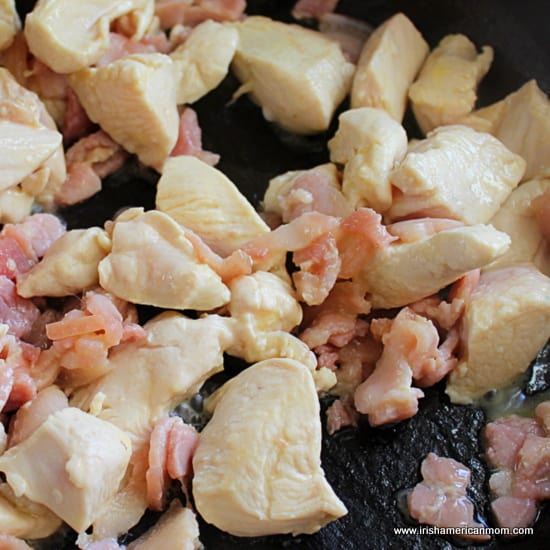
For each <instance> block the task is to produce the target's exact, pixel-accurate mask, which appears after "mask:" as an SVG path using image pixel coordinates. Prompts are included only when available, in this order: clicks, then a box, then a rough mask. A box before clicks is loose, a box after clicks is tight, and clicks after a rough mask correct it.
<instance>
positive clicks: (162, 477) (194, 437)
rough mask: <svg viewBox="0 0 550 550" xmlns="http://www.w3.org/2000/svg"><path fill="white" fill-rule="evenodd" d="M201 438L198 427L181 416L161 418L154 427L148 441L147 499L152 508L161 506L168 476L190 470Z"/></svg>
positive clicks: (188, 472) (186, 473) (180, 474)
mask: <svg viewBox="0 0 550 550" xmlns="http://www.w3.org/2000/svg"><path fill="white" fill-rule="evenodd" d="M198 441H199V437H198V434H197V432H196V430H195V429H194V428H193V427H191V426H188V425H186V424H184V423H183V420H182V419H181V418H180V417H178V416H167V417H164V418H161V419H160V420H159V421H158V422H157V423H156V424H155V426H154V427H153V431H152V432H151V438H150V443H149V466H148V468H147V473H146V474H145V476H146V480H147V502H148V505H149V508H151V509H152V510H162V509H163V508H164V500H165V496H166V494H165V493H166V489H167V486H168V480H169V479H178V480H180V481H181V482H182V483H183V478H184V477H186V476H187V475H189V474H190V472H191V459H192V457H193V453H194V452H195V449H196V447H197V444H198Z"/></svg>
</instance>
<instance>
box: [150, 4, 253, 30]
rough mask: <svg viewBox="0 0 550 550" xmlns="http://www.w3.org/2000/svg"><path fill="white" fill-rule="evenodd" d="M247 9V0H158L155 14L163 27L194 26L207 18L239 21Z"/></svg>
mask: <svg viewBox="0 0 550 550" xmlns="http://www.w3.org/2000/svg"><path fill="white" fill-rule="evenodd" d="M245 9H246V0H157V1H156V2H155V15H156V16H157V17H158V18H159V20H160V24H161V27H162V28H163V29H171V28H172V27H175V26H176V25H184V24H185V25H187V26H191V27H194V26H196V25H198V24H199V23H202V22H203V21H206V20H207V19H213V20H214V21H237V20H238V19H240V18H241V17H242V16H243V14H244V10H245Z"/></svg>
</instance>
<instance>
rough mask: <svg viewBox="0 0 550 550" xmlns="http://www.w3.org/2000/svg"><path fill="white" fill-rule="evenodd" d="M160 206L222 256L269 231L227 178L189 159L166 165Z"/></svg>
mask: <svg viewBox="0 0 550 550" xmlns="http://www.w3.org/2000/svg"><path fill="white" fill-rule="evenodd" d="M156 206H157V208H158V209H159V210H160V211H161V212H164V213H165V214H167V215H169V216H170V217H171V218H172V219H174V220H175V221H176V222H178V223H179V224H181V225H182V226H184V227H186V228H188V229H191V231H194V232H195V233H197V235H199V236H200V237H201V238H202V239H203V240H204V241H205V242H206V244H208V245H209V246H210V247H211V248H212V250H214V251H215V252H217V253H218V254H220V255H222V256H227V255H229V254H231V252H233V251H234V250H236V249H238V248H240V247H241V246H242V245H243V244H244V243H246V242H247V241H249V240H251V239H253V238H254V237H256V236H258V235H261V234H262V233H267V232H268V231H269V227H268V226H267V225H266V223H265V222H264V221H263V220H262V218H261V217H260V216H259V214H258V213H257V212H256V210H254V208H253V207H252V205H251V204H250V203H249V202H248V200H247V199H246V197H244V195H242V193H241V192H240V191H239V190H238V189H237V187H236V186H235V184H234V183H233V182H232V181H231V180H229V178H227V176H225V175H224V174H223V173H222V172H220V171H219V170H217V169H216V168H214V167H212V166H210V165H209V164H206V163H205V162H203V161H202V160H200V159H198V158H196V157H193V156H189V155H181V156H177V157H173V158H170V159H168V160H167V161H166V163H165V165H164V168H163V170H162V176H161V178H160V180H159V181H158V184H157V197H156Z"/></svg>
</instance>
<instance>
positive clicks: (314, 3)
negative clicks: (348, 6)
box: [292, 0, 338, 19]
mask: <svg viewBox="0 0 550 550" xmlns="http://www.w3.org/2000/svg"><path fill="white" fill-rule="evenodd" d="M337 5H338V0H298V2H296V4H294V7H293V8H292V17H294V18H295V19H307V18H311V19H318V18H320V17H322V16H323V15H325V14H327V13H332V12H333V11H334V10H335V9H336V6H337Z"/></svg>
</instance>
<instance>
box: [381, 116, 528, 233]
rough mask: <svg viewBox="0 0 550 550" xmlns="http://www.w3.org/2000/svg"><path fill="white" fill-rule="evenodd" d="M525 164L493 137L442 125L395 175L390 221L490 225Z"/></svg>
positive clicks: (410, 153) (414, 148) (411, 152)
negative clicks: (436, 220)
mask: <svg viewBox="0 0 550 550" xmlns="http://www.w3.org/2000/svg"><path fill="white" fill-rule="evenodd" d="M524 170H525V161H524V160H523V159H522V158H521V157H519V156H518V155H516V154H514V153H512V152H511V151H509V150H508V149H507V148H506V147H505V146H504V145H502V143H500V142H499V141H498V140H497V139H495V138H494V137H493V136H491V135H489V134H486V133H482V132H476V131H475V130H472V129H471V128H468V127H466V126H461V125H454V126H442V127H440V128H437V129H436V130H434V131H433V132H430V133H429V134H428V137H427V139H424V140H422V141H419V142H418V143H416V144H414V145H412V146H411V147H410V148H409V151H408V153H407V156H406V157H405V159H404V160H403V162H402V163H401V164H400V165H399V167H398V168H397V169H396V170H394V172H393V173H392V174H391V177H390V180H391V183H392V185H393V186H394V187H395V188H396V189H395V190H394V196H393V203H392V206H391V208H390V209H389V210H388V212H387V217H388V219H389V220H391V221H394V220H398V219H403V218H411V217H416V218H421V217H432V218H452V219H456V220H461V221H463V222H464V223H466V224H476V223H487V222H488V221H489V220H490V219H491V218H492V217H493V216H494V214H496V212H497V210H498V209H499V208H500V205H501V204H502V203H503V202H504V201H505V200H506V198H507V197H508V195H509V194H510V193H511V192H512V190H513V189H514V188H515V187H516V186H517V185H518V183H519V182H520V180H521V178H522V176H523V172H524Z"/></svg>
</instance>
